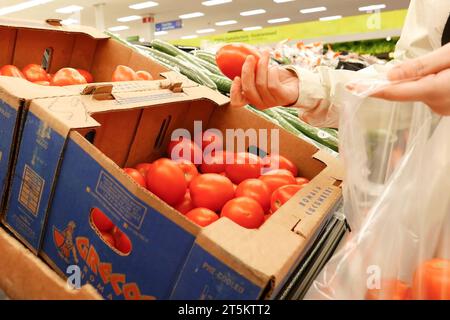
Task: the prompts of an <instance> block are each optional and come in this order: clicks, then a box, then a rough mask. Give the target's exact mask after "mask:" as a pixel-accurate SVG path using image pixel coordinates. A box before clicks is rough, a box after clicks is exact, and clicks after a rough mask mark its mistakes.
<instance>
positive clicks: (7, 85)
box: [0, 76, 73, 100]
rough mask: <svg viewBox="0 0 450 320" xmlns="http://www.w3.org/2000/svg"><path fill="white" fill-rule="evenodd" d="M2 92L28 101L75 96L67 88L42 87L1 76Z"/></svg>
mask: <svg viewBox="0 0 450 320" xmlns="http://www.w3.org/2000/svg"><path fill="white" fill-rule="evenodd" d="M0 90H1V91H4V92H7V93H8V94H9V95H12V96H15V97H18V98H21V99H26V100H29V99H36V98H45V97H55V96H68V95H71V94H73V93H72V92H71V91H70V90H68V89H67V88H66V87H49V86H41V85H38V84H34V83H31V82H29V81H27V80H25V79H20V78H12V77H3V76H0Z"/></svg>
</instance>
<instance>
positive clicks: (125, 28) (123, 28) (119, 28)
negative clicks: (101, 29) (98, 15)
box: [108, 26, 130, 32]
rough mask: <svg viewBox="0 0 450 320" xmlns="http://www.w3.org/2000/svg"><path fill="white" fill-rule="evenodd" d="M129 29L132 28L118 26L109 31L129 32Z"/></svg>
mask: <svg viewBox="0 0 450 320" xmlns="http://www.w3.org/2000/svg"><path fill="white" fill-rule="evenodd" d="M128 29H130V27H127V26H116V27H111V28H108V30H109V31H112V32H114V31H123V30H128Z"/></svg>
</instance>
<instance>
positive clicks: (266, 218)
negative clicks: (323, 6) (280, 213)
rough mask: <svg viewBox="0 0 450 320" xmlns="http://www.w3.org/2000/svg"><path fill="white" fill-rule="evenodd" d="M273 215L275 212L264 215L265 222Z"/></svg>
mask: <svg viewBox="0 0 450 320" xmlns="http://www.w3.org/2000/svg"><path fill="white" fill-rule="evenodd" d="M272 216H273V213H269V214H266V215H265V216H264V222H266V221H267V220H269V219H270V218H271V217H272Z"/></svg>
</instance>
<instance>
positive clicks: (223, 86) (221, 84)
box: [208, 73, 233, 93]
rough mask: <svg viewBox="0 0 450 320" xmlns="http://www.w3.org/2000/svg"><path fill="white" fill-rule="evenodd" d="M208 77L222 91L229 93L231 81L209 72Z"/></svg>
mask: <svg viewBox="0 0 450 320" xmlns="http://www.w3.org/2000/svg"><path fill="white" fill-rule="evenodd" d="M208 76H209V78H210V79H211V80H212V81H213V82H214V83H215V84H216V86H217V89H218V90H219V91H220V92H222V93H230V91H231V85H232V84H233V82H232V81H231V80H230V79H228V78H226V77H223V76H219V75H216V74H214V73H210V74H209V75H208Z"/></svg>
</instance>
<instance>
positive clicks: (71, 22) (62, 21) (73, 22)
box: [61, 19, 80, 26]
mask: <svg viewBox="0 0 450 320" xmlns="http://www.w3.org/2000/svg"><path fill="white" fill-rule="evenodd" d="M79 23H80V21H78V20H76V19H64V20H61V24H62V25H65V26H69V25H71V24H79Z"/></svg>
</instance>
